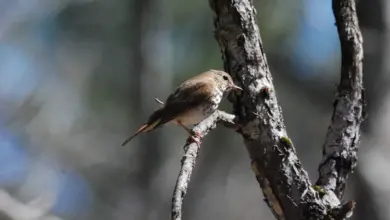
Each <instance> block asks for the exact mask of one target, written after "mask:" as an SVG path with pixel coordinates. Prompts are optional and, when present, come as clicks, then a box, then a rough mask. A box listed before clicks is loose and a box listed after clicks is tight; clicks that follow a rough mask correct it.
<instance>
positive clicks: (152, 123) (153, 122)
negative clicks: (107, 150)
mask: <svg viewBox="0 0 390 220" xmlns="http://www.w3.org/2000/svg"><path fill="white" fill-rule="evenodd" d="M161 110H162V109H158V110H157V111H156V112H155V113H154V114H153V115H152V117H151V118H150V120H149V121H148V123H146V124H144V125H142V126H141V127H140V128H139V129H138V130H137V131H136V132H135V133H134V134H133V135H132V136H130V137H129V138H127V139H126V140H125V141H123V143H122V144H121V146H125V145H126V144H127V143H129V142H130V141H131V140H132V139H133V138H135V137H136V136H137V135H139V134H140V133H142V132H148V131H151V130H153V129H155V128H156V127H157V126H159V125H160V122H161V116H160V114H161V112H162V111H161ZM156 116H157V117H156Z"/></svg>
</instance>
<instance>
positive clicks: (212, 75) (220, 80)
mask: <svg viewBox="0 0 390 220" xmlns="http://www.w3.org/2000/svg"><path fill="white" fill-rule="evenodd" d="M231 89H239V90H241V88H240V87H238V86H236V85H235V84H234V83H233V80H232V78H231V77H230V75H229V74H228V73H226V72H223V71H219V70H209V71H206V72H204V73H201V74H199V75H197V76H194V77H193V78H190V79H188V80H186V81H185V82H183V83H182V84H180V85H179V86H178V87H177V88H176V90H175V91H174V92H173V93H172V94H171V95H169V97H168V98H167V100H166V102H165V103H164V104H163V105H162V106H161V107H160V108H158V109H157V110H155V111H154V112H153V113H152V114H151V115H150V117H149V119H148V121H147V122H146V123H145V124H144V125H142V126H141V127H140V128H139V129H138V130H137V131H136V132H135V133H134V134H133V135H132V136H131V137H129V138H128V139H126V140H125V141H124V142H123V143H122V146H124V145H126V144H127V143H128V142H129V141H131V140H132V139H133V138H134V137H136V136H137V135H138V134H140V133H142V132H149V131H152V130H154V129H156V128H158V127H160V126H162V125H164V124H166V123H169V122H173V123H174V124H177V125H179V126H181V127H183V128H184V129H185V130H186V132H188V133H189V134H190V135H191V137H192V138H193V139H194V140H196V139H195V138H194V136H197V134H193V133H192V132H191V130H190V129H189V128H187V127H186V125H194V124H197V123H199V122H201V121H202V120H203V119H205V118H207V117H208V116H210V115H211V114H212V113H214V111H215V110H217V108H218V106H219V104H220V102H221V99H222V96H223V95H224V93H225V92H227V91H230V90H231Z"/></svg>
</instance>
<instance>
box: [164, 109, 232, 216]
mask: <svg viewBox="0 0 390 220" xmlns="http://www.w3.org/2000/svg"><path fill="white" fill-rule="evenodd" d="M217 123H223V124H224V125H225V126H228V127H230V126H234V125H235V116H234V115H231V114H228V113H226V112H223V111H216V112H215V113H214V114H212V115H211V116H210V117H208V118H206V119H205V120H203V121H202V122H200V123H199V124H198V125H196V126H195V127H194V129H193V131H195V132H198V133H199V134H200V136H201V138H203V137H204V136H206V135H207V133H208V132H209V131H210V130H212V129H214V128H215V127H216V124H217ZM184 150H185V154H184V156H183V158H182V160H181V169H180V172H179V176H178V177H177V181H176V186H175V189H174V191H173V197H172V211H171V219H172V220H181V216H182V204H183V198H184V196H185V194H186V193H187V187H188V184H189V182H190V178H191V174H192V170H193V169H194V167H195V160H196V158H197V156H198V153H199V150H200V145H198V144H197V143H196V142H191V141H190V139H188V140H187V143H186V144H185V145H184Z"/></svg>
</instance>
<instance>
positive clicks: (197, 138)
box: [177, 121, 202, 145]
mask: <svg viewBox="0 0 390 220" xmlns="http://www.w3.org/2000/svg"><path fill="white" fill-rule="evenodd" d="M177 124H178V125H179V126H180V127H182V128H184V130H186V132H187V133H188V134H189V135H190V138H191V140H193V141H195V142H196V143H197V144H199V145H200V144H201V143H202V140H201V137H200V134H199V133H198V132H194V131H192V130H191V129H189V128H187V127H186V126H185V125H183V123H181V121H177Z"/></svg>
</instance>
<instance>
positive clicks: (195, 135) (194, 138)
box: [187, 131, 202, 145]
mask: <svg viewBox="0 0 390 220" xmlns="http://www.w3.org/2000/svg"><path fill="white" fill-rule="evenodd" d="M192 133H193V134H192V135H191V136H189V137H188V139H187V143H193V142H195V143H197V144H198V145H201V144H202V140H201V135H200V134H199V133H198V132H195V131H193V132H192Z"/></svg>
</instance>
